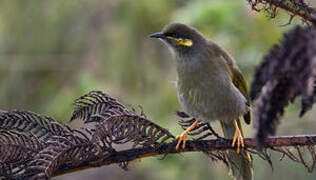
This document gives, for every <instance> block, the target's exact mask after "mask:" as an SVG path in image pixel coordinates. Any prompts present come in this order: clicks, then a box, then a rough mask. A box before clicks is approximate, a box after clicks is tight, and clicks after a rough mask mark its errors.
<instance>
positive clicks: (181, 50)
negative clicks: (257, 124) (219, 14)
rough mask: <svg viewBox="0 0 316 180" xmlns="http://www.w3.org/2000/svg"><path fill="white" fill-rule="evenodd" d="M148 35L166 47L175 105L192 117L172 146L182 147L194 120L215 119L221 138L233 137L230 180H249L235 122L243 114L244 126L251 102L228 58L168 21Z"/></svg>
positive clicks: (247, 157)
mask: <svg viewBox="0 0 316 180" xmlns="http://www.w3.org/2000/svg"><path fill="white" fill-rule="evenodd" d="M149 37H150V38H158V39H160V40H161V41H163V42H164V43H165V44H166V45H167V46H168V48H169V49H170V51H171V53H172V55H173V57H174V59H175V64H176V70H177V75H178V77H177V80H176V89H177V95H178V100H179V103H180V105H181V106H182V108H183V110H184V111H185V112H186V113H187V114H189V115H190V116H192V117H194V118H195V119H196V120H195V122H194V123H193V124H192V125H191V126H190V127H189V128H187V129H186V130H185V131H184V132H182V133H181V134H180V135H179V136H177V137H176V140H177V145H176V150H179V149H180V148H183V149H184V148H185V146H186V138H187V136H188V133H189V132H190V131H191V130H192V129H194V127H196V126H197V125H198V124H199V122H207V123H210V122H212V121H219V122H220V124H221V126H222V130H223V135H224V137H225V138H230V139H233V140H232V147H233V148H236V152H235V151H233V152H229V153H228V156H229V158H230V161H231V162H230V168H231V170H232V174H233V176H234V177H235V179H252V178H253V168H252V160H251V157H250V155H249V153H248V152H247V151H246V150H243V148H244V146H245V145H244V140H243V131H242V127H241V122H240V119H241V117H243V119H244V121H245V122H246V124H250V121H251V107H250V106H251V103H250V98H249V95H248V86H247V83H246V81H245V79H244V77H243V75H242V73H241V71H240V69H239V68H238V65H237V63H236V61H235V60H234V58H233V57H232V56H231V55H230V54H229V53H228V51H226V50H225V49H224V48H222V47H221V46H219V45H218V44H216V43H215V42H213V41H211V40H208V39H207V38H205V37H204V36H203V34H202V33H200V32H199V31H198V30H197V29H195V28H194V27H191V26H188V25H185V24H182V23H170V24H168V25H166V26H165V27H164V28H163V30H162V31H161V32H157V33H153V34H150V35H149ZM181 144H182V146H181ZM180 146H181V147H180ZM235 146H237V147H235ZM241 149H242V152H240V151H241Z"/></svg>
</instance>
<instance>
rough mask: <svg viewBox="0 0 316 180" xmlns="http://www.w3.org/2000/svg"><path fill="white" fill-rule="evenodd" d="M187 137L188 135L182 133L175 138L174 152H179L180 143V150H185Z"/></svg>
mask: <svg viewBox="0 0 316 180" xmlns="http://www.w3.org/2000/svg"><path fill="white" fill-rule="evenodd" d="M187 136H188V133H187V132H185V131H184V132H183V133H181V135H179V136H177V137H176V140H177V141H178V143H177V146H176V150H179V148H180V144H181V142H182V141H183V143H182V149H184V148H185V145H186V138H187Z"/></svg>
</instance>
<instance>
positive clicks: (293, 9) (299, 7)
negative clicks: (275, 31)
mask: <svg viewBox="0 0 316 180" xmlns="http://www.w3.org/2000/svg"><path fill="white" fill-rule="evenodd" d="M248 2H249V3H250V4H251V6H252V9H254V10H256V11H260V10H262V9H263V10H265V11H268V12H270V14H271V17H272V18H274V17H275V16H276V13H277V8H281V9H283V10H285V11H287V12H288V13H290V14H291V19H290V21H291V20H292V17H293V16H299V17H301V18H302V19H303V21H305V22H307V21H311V20H312V13H313V12H315V9H313V8H312V7H309V6H308V5H307V3H306V2H305V1H304V0H299V1H297V0H281V1H280V0H248ZM258 5H261V6H263V8H262V9H259V8H258ZM267 5H268V6H267ZM289 23H290V22H289Z"/></svg>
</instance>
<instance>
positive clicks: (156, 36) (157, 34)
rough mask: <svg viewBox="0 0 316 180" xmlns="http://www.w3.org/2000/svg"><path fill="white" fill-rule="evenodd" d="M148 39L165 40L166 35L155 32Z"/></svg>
mask: <svg viewBox="0 0 316 180" xmlns="http://www.w3.org/2000/svg"><path fill="white" fill-rule="evenodd" d="M148 37H150V38H160V39H166V35H165V34H164V33H163V32H156V33H154V34H150V35H149V36H148Z"/></svg>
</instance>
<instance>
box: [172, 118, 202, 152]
mask: <svg viewBox="0 0 316 180" xmlns="http://www.w3.org/2000/svg"><path fill="white" fill-rule="evenodd" d="M199 122H200V121H199V120H196V121H195V122H194V123H193V124H192V125H191V126H190V127H189V128H188V129H187V130H185V131H183V132H182V133H181V134H180V136H177V137H176V140H177V141H178V143H177V146H176V150H179V148H180V144H181V142H182V149H184V148H185V145H186V138H187V136H188V133H189V132H190V131H191V130H192V129H193V128H194V127H195V126H196V125H197V124H198V123H199Z"/></svg>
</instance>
